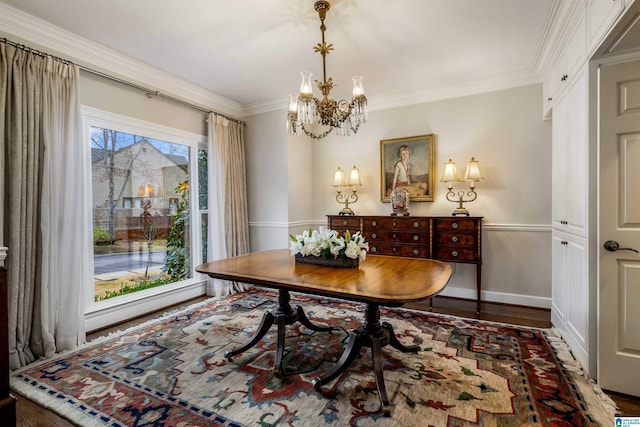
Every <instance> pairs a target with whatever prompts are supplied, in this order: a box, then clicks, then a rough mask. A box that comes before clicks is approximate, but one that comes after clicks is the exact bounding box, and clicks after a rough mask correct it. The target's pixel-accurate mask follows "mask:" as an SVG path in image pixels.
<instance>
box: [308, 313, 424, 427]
mask: <svg viewBox="0 0 640 427" xmlns="http://www.w3.org/2000/svg"><path fill="white" fill-rule="evenodd" d="M387 344H390V345H391V346H392V347H393V348H395V349H398V350H400V351H402V352H404V353H415V352H417V351H419V350H420V347H419V346H417V345H410V346H408V345H404V344H402V343H401V342H400V341H399V340H398V337H396V335H395V333H394V331H393V327H392V326H391V324H390V323H387V322H384V323H382V324H381V323H380V308H379V306H378V304H375V303H368V304H367V308H366V310H365V323H364V324H363V325H362V326H360V327H359V328H358V329H356V330H355V331H352V332H349V338H348V342H347V347H346V348H345V349H344V351H343V352H342V355H341V356H340V359H339V360H338V362H337V363H336V365H335V366H334V367H333V369H332V370H331V371H329V372H327V373H326V374H324V375H323V376H321V377H316V378H314V379H313V381H312V384H313V388H314V389H315V390H317V391H319V390H320V387H322V386H323V385H325V384H327V383H328V382H330V381H331V380H333V379H335V378H337V377H338V376H339V375H340V374H342V373H343V372H344V371H345V370H346V369H347V368H348V367H349V365H350V364H351V362H353V360H354V359H355V358H356V356H357V355H358V354H359V353H360V349H361V348H362V347H370V348H371V359H372V361H373V371H374V375H375V379H376V387H377V388H378V395H379V397H380V403H381V404H382V411H383V412H384V415H385V416H387V417H388V416H391V405H390V403H389V398H388V396H387V390H386V387H385V384H384V372H383V363H382V348H383V347H384V346H386V345H387Z"/></svg>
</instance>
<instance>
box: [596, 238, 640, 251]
mask: <svg viewBox="0 0 640 427" xmlns="http://www.w3.org/2000/svg"><path fill="white" fill-rule="evenodd" d="M604 248H605V249H606V250H608V251H609V252H615V251H633V252H635V253H639V252H638V251H637V250H636V249H633V248H621V247H620V245H619V244H618V242H616V241H615V240H607V241H606V242H604Z"/></svg>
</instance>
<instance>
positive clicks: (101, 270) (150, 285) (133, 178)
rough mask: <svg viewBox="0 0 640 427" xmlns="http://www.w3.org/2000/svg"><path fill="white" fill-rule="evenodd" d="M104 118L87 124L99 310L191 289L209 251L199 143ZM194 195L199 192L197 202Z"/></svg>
mask: <svg viewBox="0 0 640 427" xmlns="http://www.w3.org/2000/svg"><path fill="white" fill-rule="evenodd" d="M107 117H108V118H109V119H110V120H105V119H104V118H93V117H85V134H87V135H89V137H90V142H89V144H90V147H91V176H92V190H91V197H92V206H91V210H92V212H91V213H92V217H93V245H92V246H93V260H94V265H93V281H92V289H90V290H89V292H90V294H91V296H92V299H93V301H94V302H101V301H106V300H109V301H117V300H124V301H126V300H127V298H130V297H131V295H132V294H134V293H136V292H139V291H143V290H148V289H155V288H161V287H163V286H166V285H170V284H174V285H175V284H180V283H188V282H189V280H190V279H192V278H193V277H194V273H195V270H194V267H195V266H196V265H198V264H200V260H203V259H204V258H203V254H204V253H205V250H206V210H205V211H204V212H201V209H203V208H204V209H206V200H207V192H206V176H207V170H206V167H207V163H206V156H207V151H206V150H205V149H204V147H203V141H202V137H199V136H197V138H185V135H184V134H186V132H181V131H178V130H173V129H165V128H162V127H161V126H157V125H152V124H147V123H141V122H138V121H133V120H131V119H125V118H120V117H119V116H115V115H108V114H107ZM145 125H146V126H145ZM189 136H190V135H189ZM200 180H202V183H201V185H199V182H200ZM192 188H198V191H196V192H195V194H192V193H194V192H192V190H191V189H192ZM192 207H195V209H192ZM194 210H195V212H193V211H194ZM203 218H204V219H205V221H203ZM203 243H204V244H203ZM159 291H161V289H159Z"/></svg>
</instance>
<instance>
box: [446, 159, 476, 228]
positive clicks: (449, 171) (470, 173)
mask: <svg viewBox="0 0 640 427" xmlns="http://www.w3.org/2000/svg"><path fill="white" fill-rule="evenodd" d="M483 179H484V177H483V176H482V173H480V162H478V161H477V160H476V159H474V158H473V157H472V158H471V160H469V162H468V163H467V171H466V173H465V174H464V179H463V180H462V181H469V191H468V192H467V194H466V195H467V197H468V199H466V200H465V199H464V196H465V193H464V191H458V194H457V195H456V193H455V192H454V191H453V185H452V182H459V181H460V178H458V174H457V172H456V164H455V162H453V161H452V160H451V159H449V161H448V162H447V163H445V164H444V174H443V175H442V179H441V180H440V181H442V182H448V183H449V187H448V188H449V192H448V193H447V200H448V201H450V202H454V203H458V207H457V208H456V209H454V211H453V213H452V214H451V215H453V216H456V215H466V216H469V211H468V210H466V209H465V208H464V207H463V203H469V202H473V201H474V200H475V199H476V198H477V197H478V194H477V193H476V190H475V181H481V180H483ZM456 197H458V199H457V200H456Z"/></svg>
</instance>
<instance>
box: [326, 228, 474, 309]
mask: <svg viewBox="0 0 640 427" xmlns="http://www.w3.org/2000/svg"><path fill="white" fill-rule="evenodd" d="M327 219H328V221H327V224H328V227H329V228H330V229H332V230H336V231H339V232H341V233H343V232H344V231H346V230H349V232H350V233H355V232H356V231H360V232H361V233H362V235H363V236H364V238H365V240H366V241H367V242H369V253H370V254H372V255H391V256H403V257H414V258H429V259H437V260H440V261H446V262H457V263H468V264H475V265H476V311H477V313H478V314H480V295H481V292H482V217H453V216H342V215H327Z"/></svg>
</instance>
